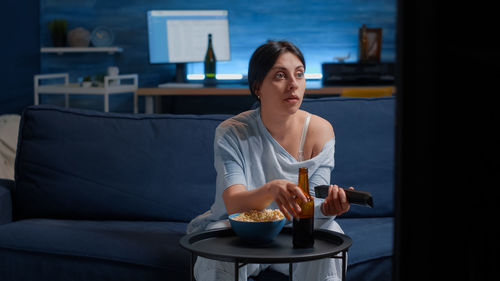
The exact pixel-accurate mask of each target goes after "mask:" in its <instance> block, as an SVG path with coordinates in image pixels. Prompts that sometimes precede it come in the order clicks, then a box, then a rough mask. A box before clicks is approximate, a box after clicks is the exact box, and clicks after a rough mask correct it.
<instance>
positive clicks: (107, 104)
mask: <svg viewBox="0 0 500 281" xmlns="http://www.w3.org/2000/svg"><path fill="white" fill-rule="evenodd" d="M104 112H109V96H108V94H104Z"/></svg>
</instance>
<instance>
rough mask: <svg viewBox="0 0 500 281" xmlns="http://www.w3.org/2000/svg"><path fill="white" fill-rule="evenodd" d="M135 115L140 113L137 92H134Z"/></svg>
mask: <svg viewBox="0 0 500 281" xmlns="http://www.w3.org/2000/svg"><path fill="white" fill-rule="evenodd" d="M134 113H139V108H138V105H137V92H134Z"/></svg>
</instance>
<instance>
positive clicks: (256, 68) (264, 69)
mask: <svg viewBox="0 0 500 281" xmlns="http://www.w3.org/2000/svg"><path fill="white" fill-rule="evenodd" d="M286 52H290V53H292V54H294V55H296V56H297V57H298V58H299V60H300V61H301V62H302V64H303V65H304V69H305V67H306V62H305V61H304V56H303V55H302V52H301V51H300V50H299V48H297V47H296V46H295V45H293V44H292V43H290V42H288V41H267V43H265V44H263V45H261V46H260V47H258V48H257V49H256V50H255V52H254V53H253V55H252V57H251V58H250V63H249V64H248V86H249V87H250V93H251V94H252V96H253V97H254V98H256V99H257V100H259V99H258V97H257V94H256V92H257V91H258V90H259V88H260V86H261V85H262V81H264V78H265V77H266V75H267V73H268V72H269V70H270V69H271V67H273V65H274V63H276V60H277V59H278V57H279V56H280V55H281V54H283V53H286Z"/></svg>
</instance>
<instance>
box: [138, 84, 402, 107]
mask: <svg viewBox="0 0 500 281" xmlns="http://www.w3.org/2000/svg"><path fill="white" fill-rule="evenodd" d="M307 84H308V87H306V92H305V95H306V96H315V95H317V96H320V95H329V96H340V95H341V94H342V92H343V91H344V90H345V89H352V88H370V89H375V88H387V86H363V87H360V86H326V87H323V86H321V84H314V83H310V82H308V83H307ZM309 84H311V86H309ZM393 89H394V87H393ZM393 91H394V90H393ZM135 95H136V96H144V97H145V98H146V102H145V107H146V110H145V111H146V113H154V106H155V101H154V98H159V97H161V96H211V95H212V96H214V95H215V96H233V95H235V96H243V95H250V90H249V88H248V85H242V84H237V85H234V84H229V85H224V84H222V85H219V86H217V87H213V88H139V89H137V91H136V93H135ZM134 112H135V113H137V112H138V107H137V97H135V98H134Z"/></svg>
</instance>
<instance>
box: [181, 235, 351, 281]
mask: <svg viewBox="0 0 500 281" xmlns="http://www.w3.org/2000/svg"><path fill="white" fill-rule="evenodd" d="M314 237H315V241H314V247H313V248H309V249H294V248H293V246H292V230H291V228H288V227H284V228H283V230H282V231H281V233H280V234H278V236H277V237H276V238H275V239H274V240H273V241H272V242H270V243H268V244H266V245H255V244H250V243H248V242H245V241H243V240H241V239H240V238H239V237H238V236H236V234H235V233H234V232H233V230H232V229H231V228H223V229H216V230H209V231H203V232H197V233H193V234H188V235H185V236H183V237H182V238H181V240H180V243H181V246H182V247H183V248H185V249H186V250H188V251H190V252H191V280H194V262H195V261H196V257H197V256H201V257H205V258H208V259H214V260H219V261H225V262H233V263H234V275H235V276H234V278H235V280H236V281H238V274H239V268H240V267H242V266H244V265H246V264H249V263H288V264H289V280H292V279H293V275H292V270H293V263H296V262H303V261H311V260H318V259H323V258H335V259H342V280H345V270H346V253H347V250H348V249H349V247H350V246H351V244H352V240H351V238H350V237H349V236H347V235H345V234H341V233H338V232H334V231H329V230H315V231H314ZM339 253H340V256H339V255H338V254H339Z"/></svg>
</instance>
